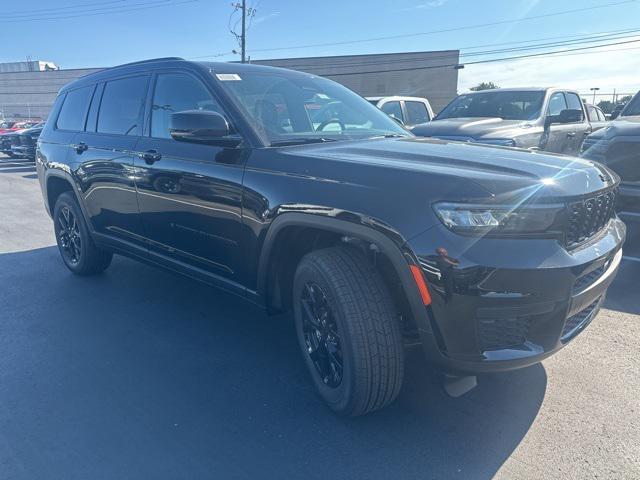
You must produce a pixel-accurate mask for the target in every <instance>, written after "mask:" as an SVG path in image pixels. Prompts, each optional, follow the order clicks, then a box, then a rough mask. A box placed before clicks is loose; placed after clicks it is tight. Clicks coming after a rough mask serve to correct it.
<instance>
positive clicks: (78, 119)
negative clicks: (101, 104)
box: [56, 85, 94, 132]
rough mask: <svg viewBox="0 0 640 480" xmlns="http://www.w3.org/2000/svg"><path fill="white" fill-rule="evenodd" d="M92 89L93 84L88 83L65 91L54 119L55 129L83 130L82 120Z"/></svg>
mask: <svg viewBox="0 0 640 480" xmlns="http://www.w3.org/2000/svg"><path fill="white" fill-rule="evenodd" d="M93 89H94V85H89V86H87V87H82V88H78V89H76V90H71V91H70V92H68V93H67V95H66V97H65V99H64V103H63V104H62V109H61V110H60V114H59V115H58V119H57V120H56V128H57V129H59V130H71V131H75V132H80V131H82V130H84V121H85V118H86V116H87V110H88V108H89V101H90V100H91V94H92V93H93Z"/></svg>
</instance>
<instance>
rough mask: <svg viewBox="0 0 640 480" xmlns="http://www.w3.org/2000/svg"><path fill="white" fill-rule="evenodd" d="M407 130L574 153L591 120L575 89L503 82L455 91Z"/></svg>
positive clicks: (488, 142) (436, 135) (451, 137)
mask: <svg viewBox="0 0 640 480" xmlns="http://www.w3.org/2000/svg"><path fill="white" fill-rule="evenodd" d="M411 131H412V132H413V133H414V134H416V135H419V136H422V137H436V138H441V139H444V140H455V141H462V142H472V143H485V144H488V145H500V146H507V147H520V148H527V149H530V150H544V151H547V152H554V153H565V154H570V155H577V154H579V153H580V145H581V144H582V140H583V139H584V137H585V136H586V135H588V134H589V133H590V132H591V125H590V124H589V120H588V119H587V117H586V114H585V109H584V105H583V104H582V100H581V99H580V96H579V95H578V94H577V93H576V92H573V91H568V90H560V89H556V88H529V89H521V88H519V89H513V88H502V89H496V90H484V91H480V92H471V93H465V94H462V95H459V96H458V97H456V98H455V99H454V100H453V101H451V102H450V103H449V104H448V105H447V106H446V107H445V108H444V109H443V110H442V111H441V112H440V113H439V114H438V115H437V116H436V117H435V118H434V119H433V121H431V122H429V123H426V124H423V125H418V126H416V127H414V128H412V129H411Z"/></svg>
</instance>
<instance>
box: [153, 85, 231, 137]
mask: <svg viewBox="0 0 640 480" xmlns="http://www.w3.org/2000/svg"><path fill="white" fill-rule="evenodd" d="M184 110H208V111H213V112H218V113H220V114H223V111H222V108H221V107H220V105H219V104H218V102H217V101H216V100H215V99H214V98H213V96H212V95H211V93H210V92H209V91H208V90H207V89H206V88H205V86H204V85H203V84H202V82H200V81H199V80H197V79H195V78H194V77H192V76H190V75H187V74H184V73H163V74H160V75H158V78H157V80H156V87H155V91H154V94H153V104H152V106H151V136H152V137H156V138H171V135H170V134H169V120H170V118H171V114H172V113H175V112H181V111H184Z"/></svg>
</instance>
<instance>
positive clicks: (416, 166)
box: [36, 58, 626, 415]
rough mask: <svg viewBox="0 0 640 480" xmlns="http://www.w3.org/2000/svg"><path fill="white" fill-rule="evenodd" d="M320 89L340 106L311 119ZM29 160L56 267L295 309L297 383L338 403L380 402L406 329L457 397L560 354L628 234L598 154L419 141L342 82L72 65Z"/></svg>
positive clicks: (180, 67) (168, 67) (586, 317)
mask: <svg viewBox="0 0 640 480" xmlns="http://www.w3.org/2000/svg"><path fill="white" fill-rule="evenodd" d="M317 98H322V99H324V100H325V101H329V102H332V103H334V107H336V108H335V112H337V113H339V114H341V115H344V116H341V117H334V118H329V119H326V120H320V119H316V121H312V119H311V116H310V114H309V111H308V110H307V105H310V104H312V105H315V103H316V100H314V99H317ZM338 106H339V107H340V108H337V107H338ZM315 108H316V107H315V106H314V107H313V109H314V111H315ZM336 126H338V128H337V129H336V128H335V127H336ZM36 156H37V159H36V166H37V172H38V178H39V182H40V186H41V188H42V193H43V198H44V203H45V206H46V209H47V210H48V212H49V214H50V215H51V216H52V218H53V225H54V231H55V236H56V241H57V244H58V249H59V251H60V254H61V257H62V260H63V262H64V264H65V265H66V267H67V268H68V269H69V270H70V271H71V272H73V273H75V274H78V275H90V274H97V273H100V272H102V271H103V270H105V269H106V268H107V267H108V266H109V264H110V263H111V259H112V255H113V254H114V253H118V254H123V255H127V256H130V257H132V258H135V259H138V260H141V261H145V262H149V263H150V264H152V265H158V266H162V267H165V268H166V269H170V270H173V271H175V272H177V273H182V274H185V275H187V276H189V277H192V278H196V279H199V280H202V281H204V282H207V283H209V284H211V285H214V286H218V287H221V288H223V289H225V290H228V291H230V292H234V293H236V294H238V295H240V296H242V297H245V298H246V299H247V300H249V301H252V302H255V303H257V304H258V305H261V306H263V307H264V308H265V309H267V311H268V312H272V313H273V312H282V311H287V310H293V318H294V323H295V328H296V332H297V338H298V342H299V346H300V348H301V352H302V355H303V358H304V362H305V364H306V366H307V367H308V370H309V373H310V376H311V380H312V382H313V384H314V385H315V387H316V389H317V391H318V392H319V394H320V396H321V397H322V398H323V399H324V401H325V402H326V403H327V404H328V405H329V407H330V408H331V409H333V410H334V411H336V412H338V413H340V414H344V415H360V414H364V413H367V412H370V411H372V410H375V409H378V408H381V407H383V406H385V405H387V404H388V403H390V402H391V401H393V399H394V398H395V397H396V395H397V394H398V392H399V391H400V387H401V385H402V382H403V371H404V354H403V345H404V344H405V343H406V342H409V343H413V344H415V343H421V344H422V346H423V349H424V352H425V355H426V358H427V359H428V360H429V361H430V362H431V363H432V364H434V365H436V366H437V368H440V369H441V370H443V371H445V372H447V373H448V374H450V375H451V376H447V377H445V378H446V379H447V380H446V382H445V385H446V388H447V391H448V392H449V393H450V394H452V395H458V394H461V393H463V392H464V391H466V390H468V389H469V388H472V386H473V385H474V383H475V377H474V375H475V374H477V373H479V372H497V371H504V370H511V369H516V368H522V367H526V366H528V365H531V364H533V363H536V362H539V361H540V360H542V359H543V358H545V357H547V356H549V355H551V354H552V353H554V352H556V351H558V350H559V349H560V348H562V347H563V346H564V345H566V344H567V343H568V342H569V341H571V340H572V339H573V338H574V337H575V336H576V335H577V334H578V333H580V332H581V331H582V330H583V329H584V328H585V327H586V326H587V325H588V324H589V322H591V321H592V320H593V318H594V317H595V316H596V314H597V312H598V309H599V307H600V305H601V303H602V301H603V299H604V296H605V294H606V291H607V288H608V286H609V284H610V283H611V281H612V280H613V278H614V276H615V274H616V271H617V268H618V265H619V262H620V259H621V256H622V250H621V245H622V242H623V241H624V237H625V232H626V230H625V226H624V224H623V223H622V222H621V221H620V220H619V219H618V218H617V217H616V215H615V212H614V210H613V204H614V202H615V199H616V191H617V186H618V177H617V176H616V175H615V174H614V173H613V172H611V171H610V170H609V169H608V168H607V167H605V166H602V165H599V164H597V163H593V162H589V161H584V160H580V159H575V158H565V157H559V156H552V155H545V154H541V153H538V152H529V151H526V150H517V149H508V148H494V147H488V146H486V145H475V144H464V143H459V142H447V141H442V140H435V139H434V140H426V139H417V138H415V137H413V135H412V134H410V133H409V132H407V131H406V130H405V129H403V128H402V127H401V126H400V125H398V124H397V123H396V122H395V121H393V120H392V119H391V118H389V117H388V116H387V115H385V114H384V113H383V112H381V111H380V110H379V109H377V108H375V107H373V106H372V105H371V104H370V103H368V102H367V101H366V100H364V99H363V98H362V97H360V96H358V95H356V94H355V93H353V92H352V91H351V90H349V89H347V88H345V87H343V86H341V85H339V84H337V83H334V82H332V81H330V80H328V79H325V78H321V77H317V76H314V75H309V74H306V73H302V72H294V71H290V70H284V69H279V68H273V67H266V66H259V65H249V64H235V63H209V62H204V63H201V62H187V61H184V60H181V59H174V58H169V59H157V60H149V61H144V62H138V63H134V64H128V65H124V66H120V67H116V68H111V69H107V70H103V71H100V72H97V73H93V74H90V75H88V76H85V77H83V78H81V79H78V80H76V81H74V82H73V83H71V84H70V85H67V86H66V87H64V88H63V89H62V90H61V91H60V93H59V95H58V97H57V99H56V101H55V104H54V107H53V110H52V113H51V115H50V117H49V119H48V121H47V123H46V125H45V127H44V130H43V131H42V134H41V135H40V138H39V140H38V148H37V153H36ZM523 252H526V253H523ZM142 287H144V286H142ZM74 288H76V289H80V288H82V287H81V284H79V283H76V284H75V287H74ZM74 293H75V294H79V295H81V294H82V292H70V295H73V294H74ZM88 313H90V312H88ZM237 355H242V352H241V351H240V350H239V351H238V352H237ZM213 374H214V373H213V372H212V375H213Z"/></svg>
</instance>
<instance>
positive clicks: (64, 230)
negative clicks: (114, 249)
mask: <svg viewBox="0 0 640 480" xmlns="http://www.w3.org/2000/svg"><path fill="white" fill-rule="evenodd" d="M53 225H54V229H55V234H56V242H57V243H58V250H59V251H60V255H61V256H62V260H63V261H64V264H65V265H66V266H67V268H68V269H69V270H71V271H72V272H73V273H75V274H76V275H96V274H98V273H102V272H103V271H104V270H105V269H106V268H107V267H108V266H109V265H110V264H111V259H112V258H113V254H112V253H111V252H108V251H106V250H102V249H99V248H98V247H96V245H95V244H94V242H93V239H92V238H91V234H90V233H89V229H88V228H87V224H86V222H85V221H84V216H83V215H82V211H81V210H80V205H78V201H77V200H76V198H75V197H74V196H73V194H71V193H70V192H64V193H62V194H61V195H60V196H59V197H58V200H57V201H56V205H55V207H54V209H53Z"/></svg>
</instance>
